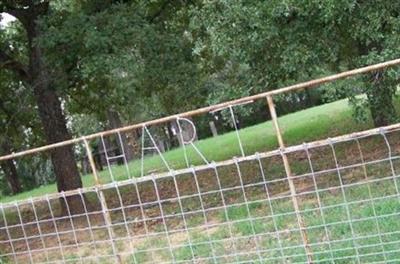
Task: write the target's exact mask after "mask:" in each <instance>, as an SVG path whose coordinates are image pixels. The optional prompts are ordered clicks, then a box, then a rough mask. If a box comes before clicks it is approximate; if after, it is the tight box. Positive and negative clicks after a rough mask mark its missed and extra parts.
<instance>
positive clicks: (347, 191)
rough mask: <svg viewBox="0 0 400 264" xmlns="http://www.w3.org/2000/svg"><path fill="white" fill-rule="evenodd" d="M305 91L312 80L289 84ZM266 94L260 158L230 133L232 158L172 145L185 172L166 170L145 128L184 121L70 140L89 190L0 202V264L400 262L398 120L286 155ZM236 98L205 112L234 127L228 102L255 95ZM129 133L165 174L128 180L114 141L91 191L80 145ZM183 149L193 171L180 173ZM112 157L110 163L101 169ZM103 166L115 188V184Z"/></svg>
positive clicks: (189, 144) (291, 149) (122, 156)
mask: <svg viewBox="0 0 400 264" xmlns="http://www.w3.org/2000/svg"><path fill="white" fill-rule="evenodd" d="M398 63H400V61H399V60H395V61H391V62H387V63H386V64H378V65H379V67H380V68H379V67H378V66H376V65H373V66H369V68H368V67H366V68H362V69H357V70H353V71H350V73H351V74H348V73H349V72H347V73H341V74H338V75H334V76H330V77H326V78H323V79H324V80H326V81H332V80H336V79H340V78H344V77H348V76H352V75H355V74H359V73H364V72H369V71H371V70H377V69H381V68H385V67H387V66H392V65H397V64H398ZM377 67H378V68H377ZM335 76H336V77H335ZM320 80H322V79H320ZM317 83H318V82H317ZM312 86H315V81H312V82H308V84H307V85H302V84H299V85H296V86H294V87H296V88H295V89H299V88H305V87H312ZM291 90H292V89H287V88H283V89H282V90H281V92H282V93H283V92H287V91H291ZM278 91H279V90H278ZM274 94H279V92H276V91H274V92H273V93H270V94H262V96H261V97H260V98H262V99H265V98H266V99H267V100H266V101H267V105H268V106H269V110H270V114H271V117H272V121H273V122H272V123H273V125H274V128H275V131H276V135H277V141H278V144H279V148H277V149H275V150H271V151H266V152H261V153H254V154H246V152H245V151H244V150H243V144H242V140H241V138H240V133H239V131H240V130H238V129H237V127H235V133H236V137H237V141H236V143H235V144H238V147H239V148H240V154H241V155H239V156H238V157H232V158H231V159H227V160H224V161H219V162H213V161H210V160H208V159H207V155H205V154H203V153H202V152H201V151H200V150H199V149H198V148H196V144H194V143H193V142H192V141H190V142H189V141H187V142H185V140H184V139H182V140H183V141H184V143H186V145H185V144H184V146H183V150H184V151H183V153H184V157H185V163H186V167H185V168H183V169H179V170H173V169H172V168H171V167H170V166H169V164H168V162H167V161H166V160H165V158H164V157H163V153H162V152H161V151H160V150H159V149H158V147H157V145H156V144H155V142H154V138H153V137H152V136H151V133H150V132H149V127H150V125H151V124H155V123H157V122H164V121H169V120H174V119H178V120H177V121H178V124H179V118H180V119H184V118H185V116H187V115H186V113H185V114H183V115H182V116H179V115H177V116H172V117H168V118H164V119H160V120H161V121H156V122H155V123H154V122H153V123H144V124H139V125H135V126H131V127H129V128H122V129H120V130H113V131H108V132H106V133H104V134H100V135H99V134H96V135H95V136H93V135H91V136H88V137H83V138H80V139H76V140H74V141H73V142H80V143H81V144H82V145H83V147H84V148H85V149H86V151H87V155H88V159H89V163H90V165H91V170H92V171H91V173H92V175H93V177H94V179H95V183H96V184H95V185H94V186H90V187H85V188H81V189H77V190H73V191H68V192H62V193H54V194H48V195H44V196H40V197H34V198H30V199H26V200H21V201H12V202H7V203H2V204H0V210H1V211H0V214H1V215H0V263H60V262H61V263H112V262H114V263H400V221H399V220H400V215H399V214H400V197H399V195H400V193H399V188H400V186H399V185H400V179H399V177H400V176H399V169H400V159H399V158H400V144H399V143H398V142H399V138H400V124H395V125H391V126H387V127H382V128H376V129H370V130H365V131H362V132H356V133H352V134H346V135H342V136H337V137H332V138H328V139H323V140H319V141H313V142H308V143H304V144H300V145H293V146H288V147H287V146H285V144H284V139H283V138H282V134H281V132H280V128H279V123H278V118H277V116H276V112H275V107H274V104H273V101H272V96H273V95H274ZM245 99H246V100H244V99H243V100H242V99H240V100H239V101H234V102H233V103H232V102H230V103H228V104H226V105H225V104H220V105H217V106H215V107H214V108H213V109H210V108H209V107H208V108H207V111H211V110H216V109H217V110H218V109H221V107H226V108H227V109H228V110H230V111H231V113H232V118H233V119H235V115H234V113H233V111H232V106H234V105H235V104H237V103H243V102H246V101H249V99H250V100H255V99H258V97H256V98H245ZM200 110H201V109H200ZM201 111H203V110H201ZM201 111H200V112H201ZM204 111H205V110H204ZM233 121H235V120H233ZM186 122H191V121H190V120H189V121H186ZM305 122H306V121H305ZM233 123H234V124H235V122H233ZM137 128H140V129H141V134H142V138H144V137H145V136H148V142H150V147H144V146H142V152H143V153H142V154H143V155H144V154H145V153H144V152H146V151H151V152H152V153H153V154H154V155H158V156H159V157H160V159H161V162H162V163H163V164H164V165H165V167H166V171H165V172H160V173H146V172H145V170H144V169H143V163H142V168H141V174H142V176H141V177H134V175H133V173H132V170H131V166H130V164H129V162H128V161H127V159H126V155H125V151H124V149H123V144H122V142H120V143H121V144H120V146H121V148H122V151H121V154H119V155H118V156H115V157H112V156H109V155H108V154H107V153H106V158H107V167H108V170H109V175H110V182H108V183H102V182H101V179H100V176H99V174H98V172H97V169H96V166H95V163H94V161H93V155H92V151H91V148H90V144H89V143H90V140H94V139H99V140H100V141H102V143H104V136H106V135H114V136H115V137H116V138H117V140H119V141H122V139H121V132H122V131H128V130H130V129H137ZM254 140H257V139H254ZM143 141H144V139H143ZM70 143H71V142H66V143H65V144H70ZM62 144H64V143H60V144H55V145H52V146H48V147H42V148H39V149H36V150H30V151H27V152H23V153H16V154H11V155H8V156H4V157H2V158H0V160H4V159H10V158H16V157H20V156H24V155H29V154H32V153H36V152H39V151H44V150H46V149H51V148H53V147H58V146H60V145H62ZM187 148H191V151H192V152H193V153H197V154H198V155H199V156H200V159H201V160H202V165H197V166H191V165H190V164H191V162H190V159H189V158H188V155H187ZM143 155H142V156H143ZM113 158H115V159H120V161H121V162H120V164H119V165H113V164H111V163H110V162H109V161H110V159H113ZM115 168H118V171H119V173H123V174H125V176H126V180H123V181H118V180H117V179H116V177H115V175H114V173H115ZM121 171H122V172H121ZM71 196H74V197H75V198H77V197H78V199H79V201H80V203H81V205H82V211H81V212H80V213H71V211H70V210H69V206H68V204H69V203H68V202H66V201H67V200H68V197H71ZM62 203H64V204H65V205H66V207H67V208H66V209H67V211H66V213H64V214H60V204H62Z"/></svg>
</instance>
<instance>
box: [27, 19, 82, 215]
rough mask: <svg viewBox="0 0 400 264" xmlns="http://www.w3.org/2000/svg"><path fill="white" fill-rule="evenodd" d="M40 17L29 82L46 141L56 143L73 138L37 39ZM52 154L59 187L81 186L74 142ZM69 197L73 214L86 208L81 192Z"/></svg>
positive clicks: (31, 36)
mask: <svg viewBox="0 0 400 264" xmlns="http://www.w3.org/2000/svg"><path fill="white" fill-rule="evenodd" d="M36 19H37V17H36V18H35V19H34V20H32V22H31V23H30V24H29V25H28V27H27V32H28V40H29V55H30V56H29V59H30V60H29V75H30V79H29V82H30V85H31V87H32V88H33V92H34V95H35V98H36V102H37V106H38V111H39V116H40V119H41V122H42V125H43V130H44V134H45V137H46V141H47V143H48V144H52V143H56V142H60V141H64V140H69V139H71V135H70V133H69V131H68V129H67V125H66V119H65V116H64V113H63V110H62V107H61V101H60V99H59V97H58V95H57V93H56V89H54V87H52V82H51V80H50V77H49V72H48V70H47V68H46V66H45V65H44V62H43V55H42V51H41V49H40V47H39V46H38V45H37V44H36V42H35V41H34V40H35V38H37V37H38V36H39V35H40V31H39V29H38V27H37V25H36ZM50 155H51V161H52V164H53V167H54V172H55V175H56V180H57V189H58V191H59V192H61V191H68V190H74V189H77V188H81V187H82V181H81V177H80V175H79V171H78V166H77V164H76V160H75V157H74V152H73V148H72V146H64V147H58V148H54V149H53V150H51V152H50ZM60 201H61V207H62V213H63V214H66V213H68V211H67V209H68V208H67V206H66V204H65V202H64V199H60ZM66 201H67V203H68V207H69V211H70V213H71V214H77V213H82V212H84V208H83V206H82V200H81V198H80V196H79V195H74V196H68V197H67V199H66Z"/></svg>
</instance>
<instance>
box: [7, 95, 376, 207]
mask: <svg viewBox="0 0 400 264" xmlns="http://www.w3.org/2000/svg"><path fill="white" fill-rule="evenodd" d="M279 122H280V125H281V128H282V131H283V135H284V139H285V141H286V143H287V145H293V144H300V143H303V142H306V141H311V140H316V139H321V138H326V137H328V136H330V137H332V136H334V135H339V134H346V133H349V132H352V131H359V130H362V129H366V128H369V127H371V126H372V124H371V122H368V123H364V124H360V123H357V122H355V121H354V120H353V119H352V116H351V108H350V106H349V105H348V102H347V100H340V101H337V102H333V103H329V104H325V105H321V106H317V107H313V108H309V109H306V110H302V111H299V112H296V113H292V114H288V115H285V116H282V117H280V118H279ZM240 138H241V140H242V142H243V147H244V151H245V153H246V154H254V153H255V152H257V151H258V152H262V151H267V150H273V149H276V148H277V140H276V137H275V132H274V130H273V127H272V124H271V122H270V121H267V122H264V123H261V124H258V125H254V126H251V127H246V128H243V129H241V130H240ZM196 146H197V148H198V149H199V150H200V151H201V152H202V153H203V154H204V156H205V157H206V158H207V160H209V161H222V160H226V159H229V158H232V157H234V156H239V155H240V149H239V145H238V141H237V137H236V134H235V133H234V132H229V133H226V134H223V135H219V136H218V137H213V138H207V139H203V140H199V141H197V142H196ZM187 154H188V157H189V160H190V163H191V164H192V165H199V164H203V163H204V162H203V161H202V159H201V158H200V156H199V155H198V154H197V153H196V152H195V151H194V149H193V148H192V147H187ZM163 156H164V158H165V160H166V161H167V163H168V165H169V166H170V167H171V168H172V169H180V168H184V167H186V164H185V159H184V154H183V150H182V148H177V149H173V150H170V151H168V152H166V153H163ZM128 168H129V173H130V175H131V176H132V177H139V176H140V175H141V161H140V160H135V161H132V162H130V163H129V164H128ZM166 170H167V168H166V166H165V165H164V163H163V162H162V161H161V159H160V157H159V156H157V155H155V156H151V157H146V158H145V159H144V171H145V174H146V173H148V172H154V173H157V172H163V171H166ZM99 174H100V179H101V181H102V182H103V183H106V182H110V181H112V178H111V176H110V173H109V171H108V170H107V169H105V170H103V171H101V172H100V173H99ZM112 174H113V179H114V180H124V179H127V178H128V175H127V171H126V167H125V166H117V165H116V166H112ZM82 181H83V185H84V186H85V187H87V186H93V185H94V179H93V177H92V175H85V176H83V177H82ZM56 191H57V188H56V185H55V184H49V185H46V186H41V187H39V188H35V189H33V190H30V191H26V192H23V193H20V194H17V195H15V196H7V197H1V198H0V202H9V201H14V200H22V199H26V198H29V197H36V196H41V195H44V194H48V193H54V192H56Z"/></svg>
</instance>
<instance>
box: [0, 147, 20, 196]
mask: <svg viewBox="0 0 400 264" xmlns="http://www.w3.org/2000/svg"><path fill="white" fill-rule="evenodd" d="M5 140H7V139H5ZM1 152H2V153H5V154H9V153H11V152H12V150H11V147H10V145H9V143H8V142H3V143H2V144H1ZM0 166H1V169H2V170H3V172H4V175H5V177H6V180H7V183H8V185H9V186H10V190H11V193H12V194H16V193H19V192H21V191H22V186H21V183H20V181H19V178H18V173H17V168H16V167H15V163H14V160H12V159H9V160H6V161H3V162H1V164H0Z"/></svg>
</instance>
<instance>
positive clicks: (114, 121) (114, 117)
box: [107, 109, 134, 161]
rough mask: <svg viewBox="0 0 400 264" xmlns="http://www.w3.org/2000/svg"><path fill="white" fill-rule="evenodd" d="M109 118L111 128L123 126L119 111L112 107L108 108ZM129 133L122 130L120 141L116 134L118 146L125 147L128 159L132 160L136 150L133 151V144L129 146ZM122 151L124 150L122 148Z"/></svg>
mask: <svg viewBox="0 0 400 264" xmlns="http://www.w3.org/2000/svg"><path fill="white" fill-rule="evenodd" d="M107 119H108V124H109V128H110V129H115V128H120V127H122V126H123V124H122V121H121V118H120V116H119V114H118V112H116V111H114V110H112V109H108V110H107ZM127 134H128V133H126V132H121V141H122V142H119V138H118V135H116V140H117V144H116V147H118V148H120V147H123V148H124V151H125V158H126V160H127V161H130V160H132V159H133V158H134V152H133V148H132V147H131V146H129V144H128V135H127ZM121 152H122V150H121Z"/></svg>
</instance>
